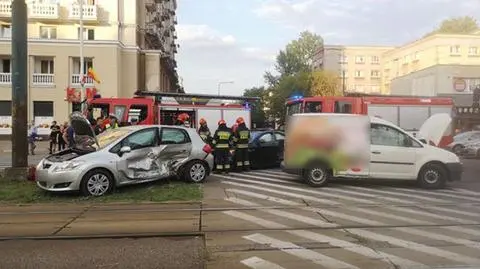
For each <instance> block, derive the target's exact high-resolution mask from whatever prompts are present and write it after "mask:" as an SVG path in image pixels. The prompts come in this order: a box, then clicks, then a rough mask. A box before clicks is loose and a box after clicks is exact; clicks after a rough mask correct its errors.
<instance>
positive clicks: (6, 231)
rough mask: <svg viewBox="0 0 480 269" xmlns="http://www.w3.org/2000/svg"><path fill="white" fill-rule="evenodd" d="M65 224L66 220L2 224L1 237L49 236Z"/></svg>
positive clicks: (0, 228)
mask: <svg viewBox="0 0 480 269" xmlns="http://www.w3.org/2000/svg"><path fill="white" fill-rule="evenodd" d="M64 224H65V223H64V222H56V223H55V222H53V223H52V222H50V223H21V224H19V223H15V224H0V237H30V236H49V235H52V234H53V233H55V231H57V230H59V229H60V228H61V227H62V226H63V225H64Z"/></svg>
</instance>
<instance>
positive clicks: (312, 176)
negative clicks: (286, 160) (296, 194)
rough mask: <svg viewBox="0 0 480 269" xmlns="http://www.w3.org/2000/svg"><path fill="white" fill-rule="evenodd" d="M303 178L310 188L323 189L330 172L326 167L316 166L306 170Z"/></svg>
mask: <svg viewBox="0 0 480 269" xmlns="http://www.w3.org/2000/svg"><path fill="white" fill-rule="evenodd" d="M303 178H304V180H305V181H306V182H307V184H308V185H310V186H312V187H323V186H325V185H327V183H328V181H329V180H330V178H331V171H330V169H329V168H328V166H326V165H321V164H318V165H314V166H311V167H310V168H308V169H306V170H305V172H304V175H303Z"/></svg>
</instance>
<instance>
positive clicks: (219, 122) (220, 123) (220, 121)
mask: <svg viewBox="0 0 480 269" xmlns="http://www.w3.org/2000/svg"><path fill="white" fill-rule="evenodd" d="M222 124H227V123H226V122H225V121H224V120H219V121H218V125H222Z"/></svg>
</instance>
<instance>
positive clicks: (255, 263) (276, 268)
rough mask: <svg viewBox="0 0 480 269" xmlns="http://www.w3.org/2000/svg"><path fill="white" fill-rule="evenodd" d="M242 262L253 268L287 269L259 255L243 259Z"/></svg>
mask: <svg viewBox="0 0 480 269" xmlns="http://www.w3.org/2000/svg"><path fill="white" fill-rule="evenodd" d="M241 263H242V264H244V265H245V266H247V267H250V268H252V269H285V268H283V267H281V266H280V265H278V264H275V263H273V262H269V261H266V260H264V259H261V258H259V257H251V258H248V259H245V260H243V261H241Z"/></svg>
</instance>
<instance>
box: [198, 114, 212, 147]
mask: <svg viewBox="0 0 480 269" xmlns="http://www.w3.org/2000/svg"><path fill="white" fill-rule="evenodd" d="M198 134H199V135H200V137H201V138H202V140H203V142H205V143H206V144H209V145H212V133H210V129H209V128H208V125H207V121H206V120H205V119H204V118H201V119H200V128H198Z"/></svg>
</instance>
